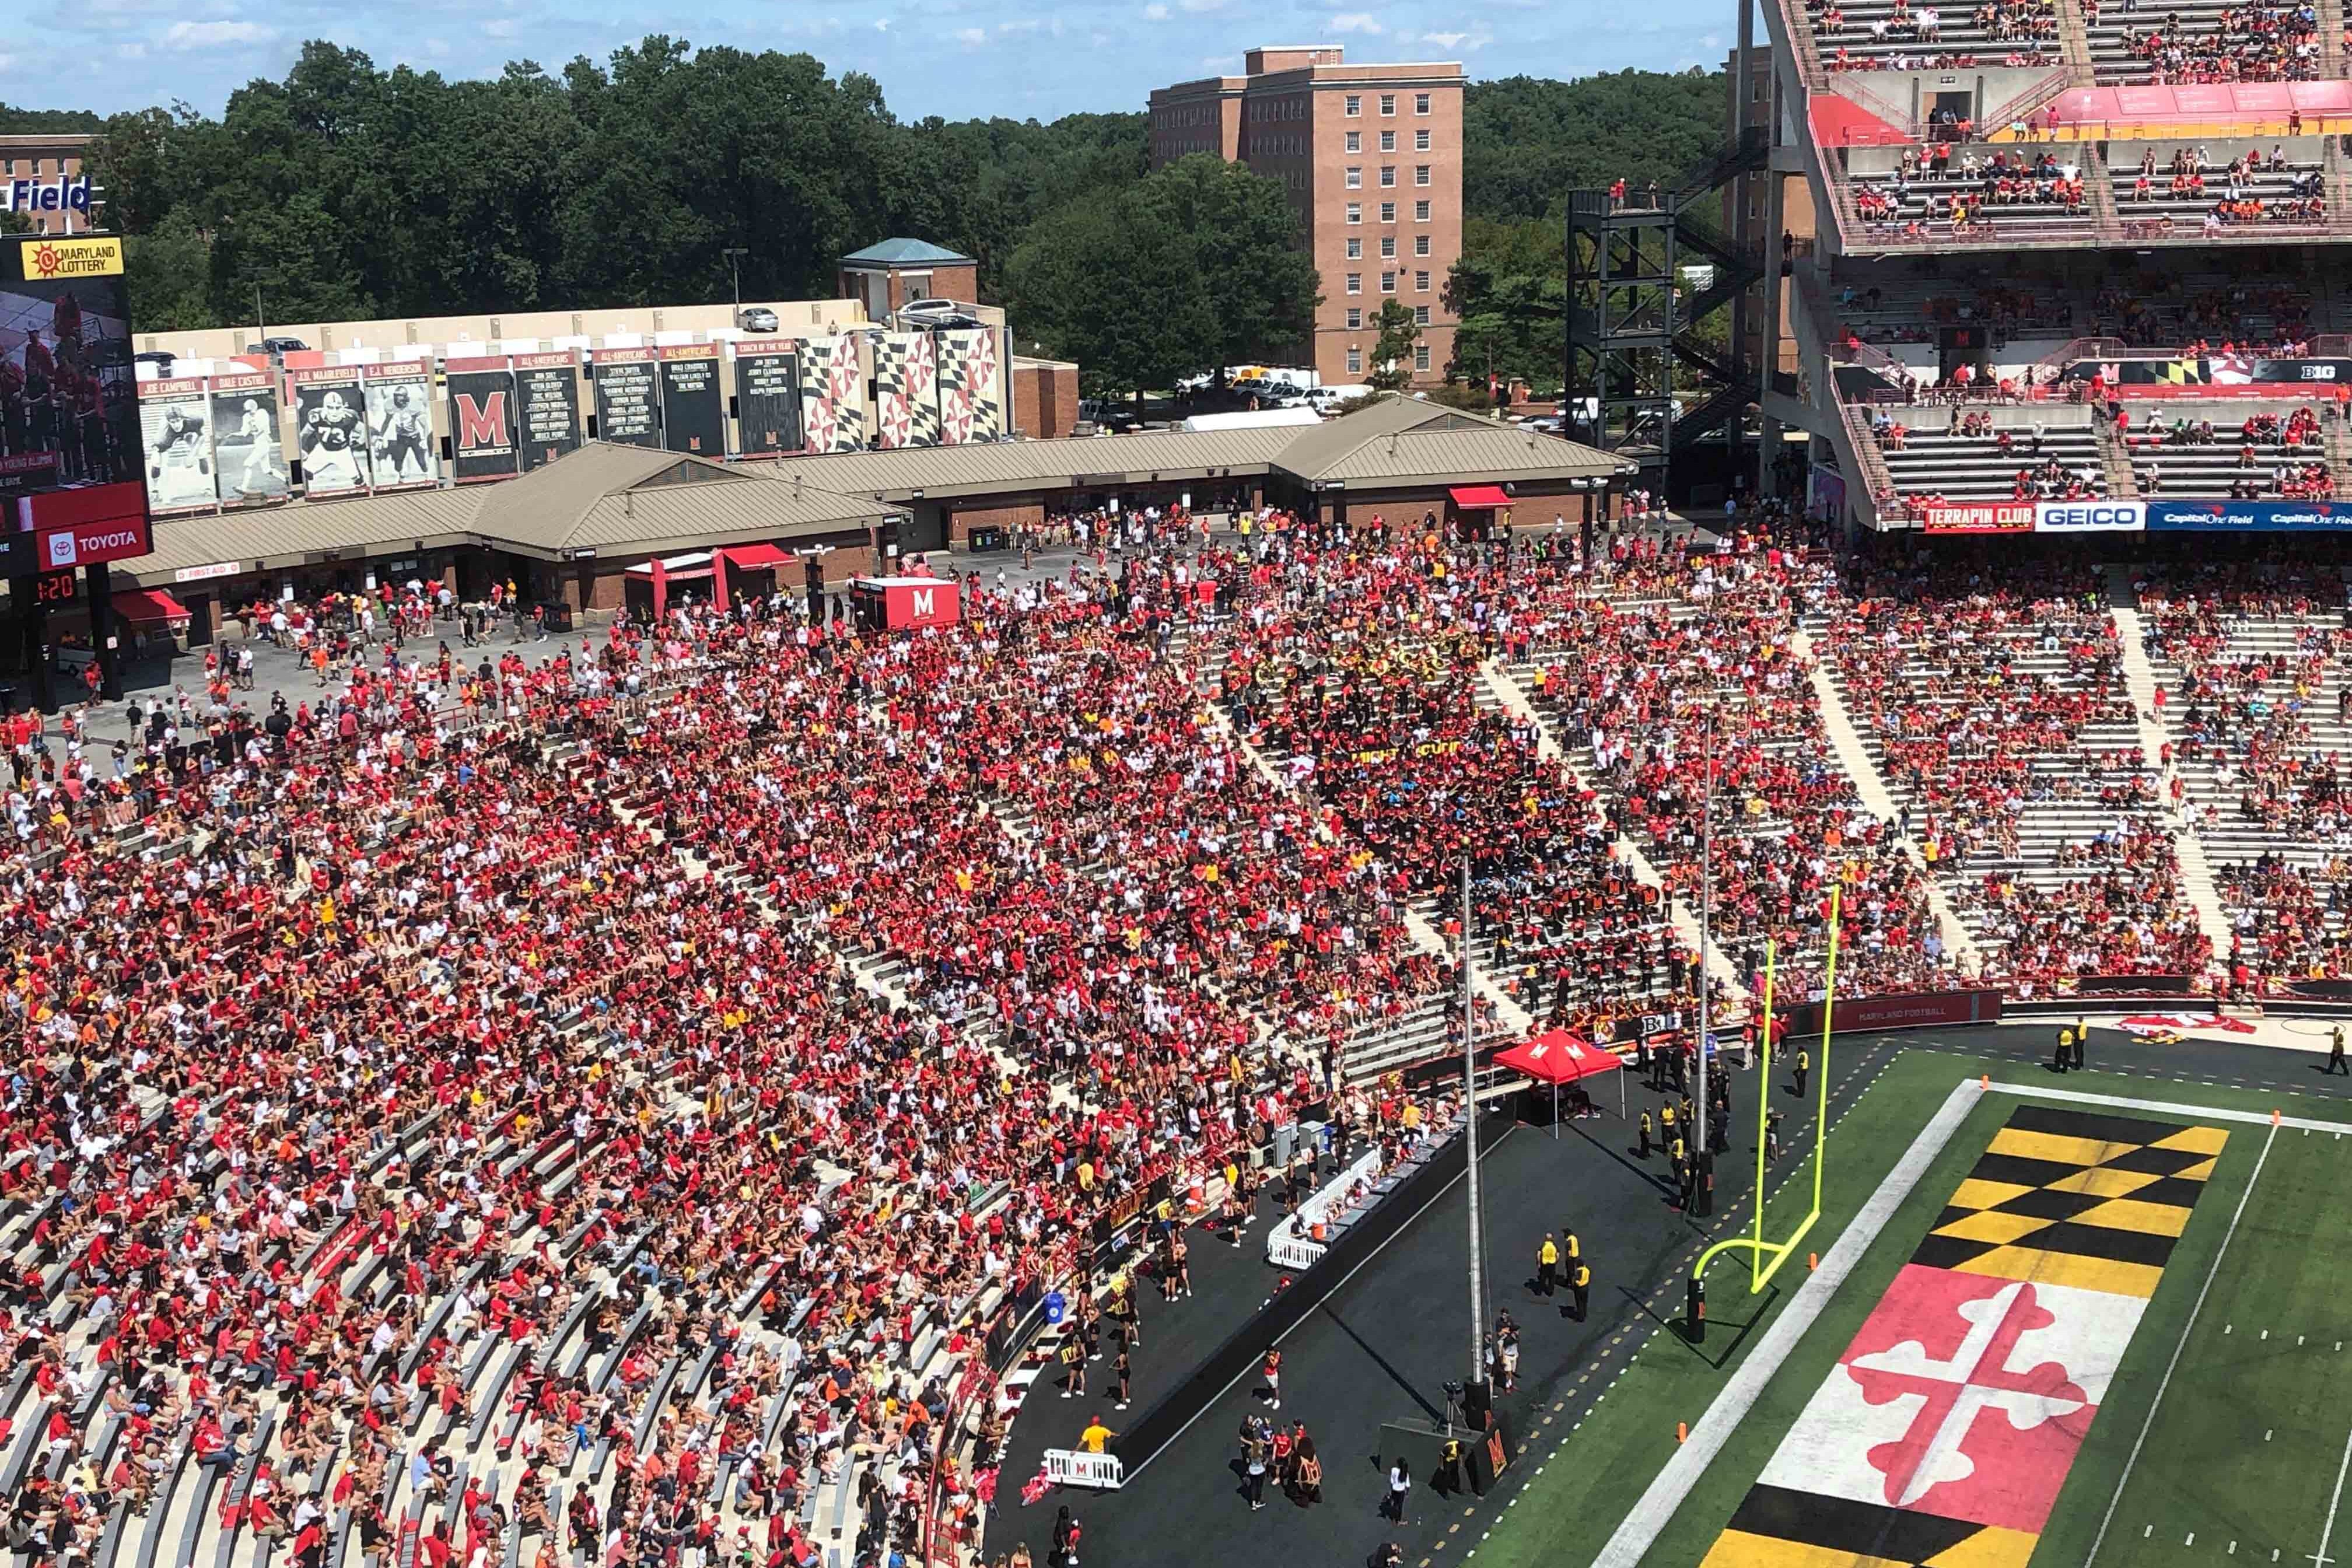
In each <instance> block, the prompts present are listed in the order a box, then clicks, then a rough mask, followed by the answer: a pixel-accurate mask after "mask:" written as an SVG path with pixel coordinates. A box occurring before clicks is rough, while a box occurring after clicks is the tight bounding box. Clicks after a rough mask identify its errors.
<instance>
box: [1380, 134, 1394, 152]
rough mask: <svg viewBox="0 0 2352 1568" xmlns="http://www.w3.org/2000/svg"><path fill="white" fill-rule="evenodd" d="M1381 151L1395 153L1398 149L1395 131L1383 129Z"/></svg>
mask: <svg viewBox="0 0 2352 1568" xmlns="http://www.w3.org/2000/svg"><path fill="white" fill-rule="evenodd" d="M1395 151H1396V132H1393V131H1383V132H1381V152H1383V153H1393V152H1395Z"/></svg>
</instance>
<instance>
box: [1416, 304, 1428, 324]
mask: <svg viewBox="0 0 2352 1568" xmlns="http://www.w3.org/2000/svg"><path fill="white" fill-rule="evenodd" d="M1412 324H1413V325H1414V326H1416V327H1425V326H1427V325H1429V307H1428V306H1426V305H1415V306H1414V307H1413V308H1412Z"/></svg>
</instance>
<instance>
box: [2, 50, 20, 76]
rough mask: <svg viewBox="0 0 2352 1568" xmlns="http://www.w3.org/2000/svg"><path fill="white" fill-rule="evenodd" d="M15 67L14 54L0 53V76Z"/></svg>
mask: <svg viewBox="0 0 2352 1568" xmlns="http://www.w3.org/2000/svg"><path fill="white" fill-rule="evenodd" d="M15 69H16V56H14V55H0V76H5V75H7V74H8V73H9V72H10V71H13V70H15Z"/></svg>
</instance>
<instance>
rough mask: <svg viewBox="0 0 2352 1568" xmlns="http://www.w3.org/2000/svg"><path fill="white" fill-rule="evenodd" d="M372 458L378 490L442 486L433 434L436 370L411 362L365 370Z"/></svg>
mask: <svg viewBox="0 0 2352 1568" xmlns="http://www.w3.org/2000/svg"><path fill="white" fill-rule="evenodd" d="M362 385H364V386H365V387H366V389H367V416H368V457H369V458H370V461H371V465H372V467H373V471H374V475H375V488H376V489H379V490H414V489H425V487H427V486H430V485H437V484H439V483H440V482H441V447H440V443H439V442H438V441H436V439H435V438H434V436H433V371H432V368H431V367H430V366H429V365H424V364H419V363H414V362H412V361H402V362H399V363H394V364H378V365H370V366H368V367H367V370H366V372H365V373H364V374H363V376H362Z"/></svg>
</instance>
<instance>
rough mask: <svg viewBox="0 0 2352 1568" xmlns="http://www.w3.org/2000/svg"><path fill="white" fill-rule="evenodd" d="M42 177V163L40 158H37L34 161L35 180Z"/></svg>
mask: <svg viewBox="0 0 2352 1568" xmlns="http://www.w3.org/2000/svg"><path fill="white" fill-rule="evenodd" d="M40 177H41V161H40V160H39V159H38V158H36V159H34V160H33V178H35V179H39V178H40Z"/></svg>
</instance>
